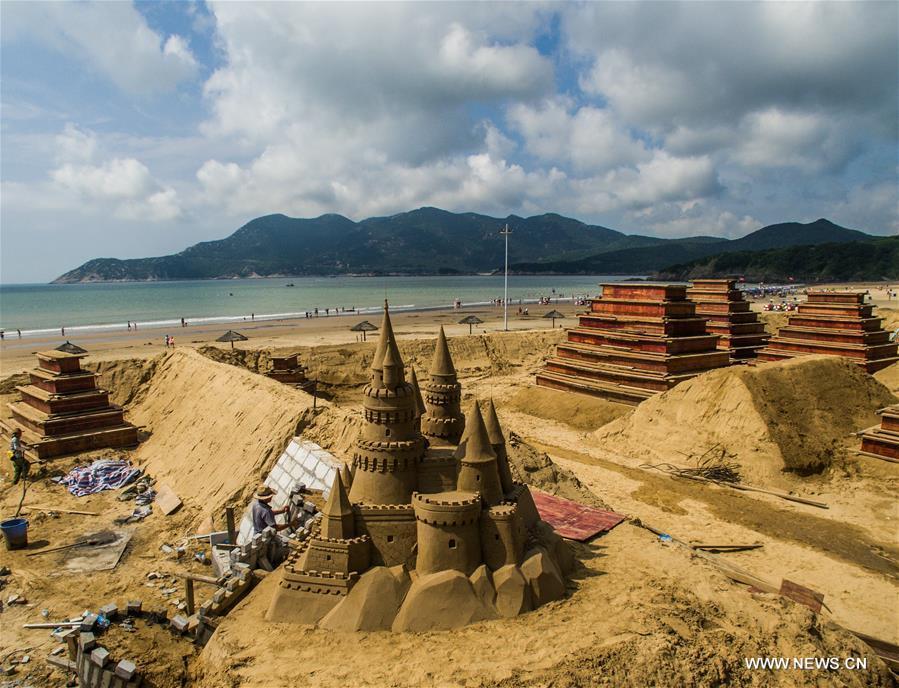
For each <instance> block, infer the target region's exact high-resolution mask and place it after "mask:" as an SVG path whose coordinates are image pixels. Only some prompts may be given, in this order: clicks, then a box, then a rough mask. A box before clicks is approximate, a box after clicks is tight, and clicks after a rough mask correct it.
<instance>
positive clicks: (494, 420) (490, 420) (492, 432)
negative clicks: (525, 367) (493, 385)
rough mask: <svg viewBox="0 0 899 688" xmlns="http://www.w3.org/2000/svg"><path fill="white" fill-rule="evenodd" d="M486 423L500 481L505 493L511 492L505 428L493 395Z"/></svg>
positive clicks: (488, 404)
mask: <svg viewBox="0 0 899 688" xmlns="http://www.w3.org/2000/svg"><path fill="white" fill-rule="evenodd" d="M484 424H485V425H486V426H487V437H488V438H490V446H491V447H492V448H493V451H494V453H495V454H496V467H497V469H498V470H499V482H500V485H501V486H502V488H503V494H509V493H510V492H511V491H512V487H513V485H512V469H511V468H510V467H509V454H508V452H507V450H506V438H505V437H504V436H503V429H502V428H501V427H500V425H499V417H498V416H497V415H496V406H494V404H493V397H491V398H490V400H489V401H488V402H487V412H486V413H485V414H484Z"/></svg>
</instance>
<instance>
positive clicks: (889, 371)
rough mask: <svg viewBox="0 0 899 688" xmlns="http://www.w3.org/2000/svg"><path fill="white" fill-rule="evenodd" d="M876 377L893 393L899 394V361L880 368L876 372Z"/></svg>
mask: <svg viewBox="0 0 899 688" xmlns="http://www.w3.org/2000/svg"><path fill="white" fill-rule="evenodd" d="M874 379H875V380H877V381H878V382H879V383H880V384H882V385H883V386H884V387H886V388H887V389H888V390H890V391H891V392H892V393H893V394H895V395H897V396H899V363H894V364H893V365H891V366H888V367H886V368H884V369H883V370H878V371H877V372H876V373H874Z"/></svg>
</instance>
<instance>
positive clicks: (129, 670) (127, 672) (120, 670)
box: [115, 659, 137, 681]
mask: <svg viewBox="0 0 899 688" xmlns="http://www.w3.org/2000/svg"><path fill="white" fill-rule="evenodd" d="M135 671H137V667H136V666H134V662H132V661H129V660H127V659H123V660H122V661H121V662H119V663H118V664H116V668H115V675H116V676H118V677H119V678H123V679H125V680H126V681H130V680H131V679H132V678H133V677H134V672H135Z"/></svg>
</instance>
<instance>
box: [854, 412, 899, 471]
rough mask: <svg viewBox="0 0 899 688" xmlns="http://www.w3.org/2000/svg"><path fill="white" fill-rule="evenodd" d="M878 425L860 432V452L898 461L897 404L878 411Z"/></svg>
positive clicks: (898, 419) (898, 414) (898, 431)
mask: <svg viewBox="0 0 899 688" xmlns="http://www.w3.org/2000/svg"><path fill="white" fill-rule="evenodd" d="M879 413H880V425H875V426H874V427H872V428H868V429H867V430H865V431H864V432H863V433H862V447H861V453H862V454H867V455H869V456H876V457H878V458H881V459H886V460H888V461H895V462H899V404H895V405H893V406H887V407H886V408H885V409H882V410H881V411H879Z"/></svg>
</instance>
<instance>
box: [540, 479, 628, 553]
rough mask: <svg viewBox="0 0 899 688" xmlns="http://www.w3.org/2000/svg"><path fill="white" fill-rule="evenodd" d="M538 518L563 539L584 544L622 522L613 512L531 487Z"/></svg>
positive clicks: (622, 518) (619, 516)
mask: <svg viewBox="0 0 899 688" xmlns="http://www.w3.org/2000/svg"><path fill="white" fill-rule="evenodd" d="M530 490H531V495H532V496H533V498H534V504H536V505H537V511H538V512H539V513H540V518H541V519H543V520H544V521H546V522H547V523H549V525H551V526H552V527H553V529H554V530H555V531H556V532H557V533H558V534H559V535H561V536H562V537H564V538H568V539H570V540H580V541H581V542H584V541H586V540H589V539H590V538H592V537H595V536H596V535H599V534H600V533H605V532H606V531H608V530H611V529H612V528H614V527H615V526H617V525H618V524H619V523H621V522H622V521H623V520H624V518H625V517H624V516H622V515H621V514H616V513H615V512H614V511H603V510H602V509H596V508H594V507H592V506H587V505H585V504H578V503H577V502H572V501H571V500H570V499H563V498H562V497H556V496H555V495H551V494H549V493H548V492H543V490H538V489H536V488H533V487H532V488H530Z"/></svg>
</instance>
